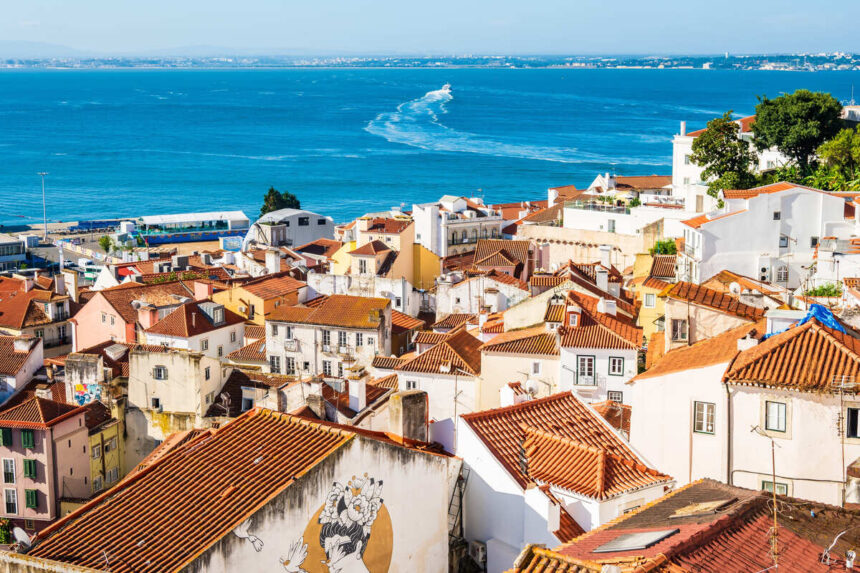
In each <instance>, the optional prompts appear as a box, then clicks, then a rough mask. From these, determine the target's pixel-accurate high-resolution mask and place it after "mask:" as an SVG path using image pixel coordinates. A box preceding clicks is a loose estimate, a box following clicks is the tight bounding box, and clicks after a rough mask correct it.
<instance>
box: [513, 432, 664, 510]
mask: <svg viewBox="0 0 860 573" xmlns="http://www.w3.org/2000/svg"><path fill="white" fill-rule="evenodd" d="M523 450H524V453H525V465H526V468H527V472H528V476H529V477H530V478H532V479H534V480H536V481H537V482H539V483H541V484H551V485H553V486H555V487H559V488H562V489H566V490H568V491H572V492H575V493H577V494H579V495H584V496H586V497H590V498H592V499H598V500H605V499H608V498H610V497H613V496H616V495H619V494H622V493H624V492H627V491H630V490H632V489H639V488H643V487H648V486H651V485H655V484H658V483H665V482H669V481H671V478H670V477H669V476H667V475H664V474H661V473H660V472H658V471H657V470H654V469H651V468H649V467H647V466H645V465H644V464H643V463H642V462H641V461H639V460H638V459H637V458H635V457H625V456H618V455H615V454H611V453H607V451H606V450H605V449H603V448H599V447H594V446H588V445H585V444H583V443H581V442H579V441H577V440H572V439H570V438H567V437H564V436H561V435H558V434H555V433H552V432H546V431H543V430H538V429H535V428H530V427H527V428H525V441H524V442H523Z"/></svg>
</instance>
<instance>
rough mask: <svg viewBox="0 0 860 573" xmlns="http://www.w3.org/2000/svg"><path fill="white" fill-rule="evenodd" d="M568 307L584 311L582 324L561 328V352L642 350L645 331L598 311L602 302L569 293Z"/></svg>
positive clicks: (627, 321)
mask: <svg viewBox="0 0 860 573" xmlns="http://www.w3.org/2000/svg"><path fill="white" fill-rule="evenodd" d="M567 296H568V303H569V304H576V305H577V306H579V307H580V309H582V311H581V312H580V317H579V324H577V325H576V326H565V325H563V326H561V327H560V328H559V335H560V336H561V346H562V348H610V349H619V350H623V349H629V350H636V349H639V348H641V347H642V345H643V338H642V336H643V335H642V329H641V328H639V327H637V326H636V325H635V324H633V322H632V321H630V320H629V319H626V318H623V317H621V316H618V315H615V316H613V315H611V314H606V313H603V312H599V311H598V310H597V305H598V303H599V300H598V299H596V298H594V297H591V296H588V295H584V294H582V293H578V292H575V291H570V292H569V293H568V295H567Z"/></svg>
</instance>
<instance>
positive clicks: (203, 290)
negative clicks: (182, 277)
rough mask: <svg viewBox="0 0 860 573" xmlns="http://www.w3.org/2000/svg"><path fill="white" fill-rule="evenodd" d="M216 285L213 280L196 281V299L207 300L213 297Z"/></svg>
mask: <svg viewBox="0 0 860 573" xmlns="http://www.w3.org/2000/svg"><path fill="white" fill-rule="evenodd" d="M213 292H215V287H213V286H212V283H211V282H203V281H194V300H197V301H200V300H207V299H209V298H211V297H212V293H213Z"/></svg>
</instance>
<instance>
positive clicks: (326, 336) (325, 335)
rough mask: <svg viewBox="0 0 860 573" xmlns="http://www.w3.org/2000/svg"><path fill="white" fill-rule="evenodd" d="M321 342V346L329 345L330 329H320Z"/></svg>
mask: <svg viewBox="0 0 860 573" xmlns="http://www.w3.org/2000/svg"><path fill="white" fill-rule="evenodd" d="M322 343H323V346H330V345H331V331H330V330H323V331H322Z"/></svg>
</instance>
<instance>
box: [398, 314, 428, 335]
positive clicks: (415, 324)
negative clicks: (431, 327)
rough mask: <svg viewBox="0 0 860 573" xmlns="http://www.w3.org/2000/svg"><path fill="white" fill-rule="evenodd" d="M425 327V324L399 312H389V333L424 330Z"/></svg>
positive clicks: (418, 319)
mask: <svg viewBox="0 0 860 573" xmlns="http://www.w3.org/2000/svg"><path fill="white" fill-rule="evenodd" d="M426 325H427V323H425V322H424V321H423V320H421V319H420V318H415V317H413V316H409V315H408V314H404V313H402V312H400V311H399V310H392V311H391V331H392V332H393V333H395V334H398V333H401V332H405V331H407V330H417V329H420V328H424V327H425V326H426Z"/></svg>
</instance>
